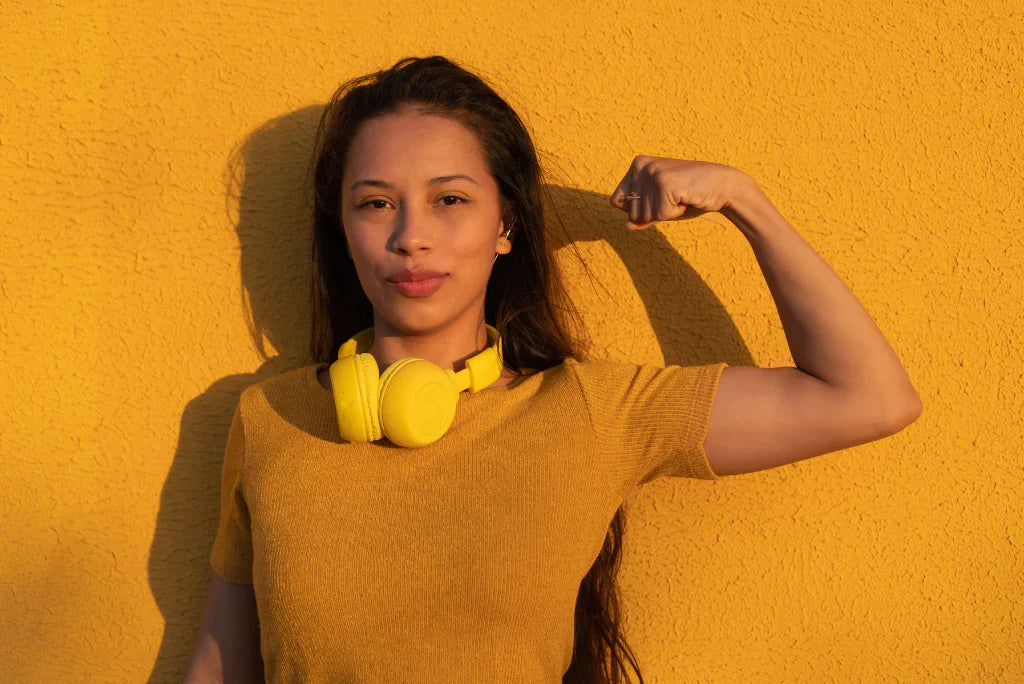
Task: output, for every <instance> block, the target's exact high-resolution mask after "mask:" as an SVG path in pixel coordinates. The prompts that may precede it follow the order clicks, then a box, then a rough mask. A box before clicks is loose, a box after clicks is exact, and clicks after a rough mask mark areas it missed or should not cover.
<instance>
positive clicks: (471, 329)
mask: <svg viewBox="0 0 1024 684" xmlns="http://www.w3.org/2000/svg"><path fill="white" fill-rule="evenodd" d="M488 343H489V340H488V339H487V328H486V327H485V325H484V321H483V319H482V318H481V319H480V320H479V321H473V322H465V323H458V322H456V323H455V324H453V325H451V326H449V327H448V328H445V329H444V330H440V331H437V332H431V333H422V334H408V333H405V332H403V331H399V330H396V329H395V328H394V327H393V326H391V325H389V324H388V323H386V322H384V321H381V320H379V319H377V318H376V317H375V325H374V337H373V344H372V345H371V346H370V349H369V350H368V351H369V353H370V354H372V355H373V358H374V359H376V361H377V366H378V368H380V369H381V370H383V369H385V368H387V367H388V366H389V365H391V364H392V363H394V362H395V361H397V360H398V359H405V358H417V359H426V360H427V361H431V362H433V363H435V364H437V365H438V366H440V367H441V368H451V369H452V370H453V371H455V372H458V371H461V370H462V369H463V368H465V367H466V360H467V359H469V358H471V357H473V356H475V355H477V354H479V353H480V352H482V351H483V350H484V349H486V348H487V347H488V346H489V344H488Z"/></svg>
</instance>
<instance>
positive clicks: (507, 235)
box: [494, 219, 515, 254]
mask: <svg viewBox="0 0 1024 684" xmlns="http://www.w3.org/2000/svg"><path fill="white" fill-rule="evenodd" d="M514 224H515V219H512V220H511V221H510V222H509V223H508V224H506V223H504V222H503V223H502V224H501V227H500V228H499V234H498V242H497V244H496V245H495V247H494V251H495V252H497V253H498V254H508V253H509V252H511V251H512V239H511V234H512V226H513V225H514Z"/></svg>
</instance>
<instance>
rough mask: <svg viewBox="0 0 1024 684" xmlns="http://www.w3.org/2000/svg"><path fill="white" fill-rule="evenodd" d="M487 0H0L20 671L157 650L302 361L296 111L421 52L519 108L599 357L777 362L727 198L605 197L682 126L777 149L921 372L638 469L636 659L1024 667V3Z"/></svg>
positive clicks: (764, 152) (836, 250)
mask: <svg viewBox="0 0 1024 684" xmlns="http://www.w3.org/2000/svg"><path fill="white" fill-rule="evenodd" d="M489 4H491V3H486V2H483V3H481V2H473V3H468V2H467V3H457V2H444V1H437V2H430V3H411V2H400V3H380V4H378V3H319V4H318V3H307V2H302V3H294V2H283V1H280V0H279V1H278V2H262V1H260V0H251V1H249V2H244V3H242V2H238V3H235V2H225V3H220V4H215V3H201V2H195V1H188V0H186V1H184V2H175V3H171V2H166V3H159V2H143V1H142V0H138V1H136V2H114V1H106V2H103V1H94V2H41V1H40V0H31V1H29V0H22V1H18V0H13V1H12V0H7V1H6V2H4V4H3V6H2V10H0V11H2V29H0V30H2V40H0V103H2V105H0V106H2V110H0V112H2V114H0V179H2V187H3V189H2V191H0V216H2V217H3V221H2V230H0V269H2V271H0V360H2V375H0V377H2V382H3V391H2V392H0V411H2V415H3V418H2V421H0V425H2V428H0V430H2V434H0V457H2V467H0V511H2V525H0V530H2V531H0V544H2V547H0V579H2V581H0V587H2V589H3V591H2V594H0V644H2V648H0V672H4V673H6V674H5V677H4V679H5V680H6V681H19V682H20V681H25V682H54V681H91V682H107V681H109V682H123V681H152V682H173V681H179V680H180V677H181V675H182V673H183V671H184V666H185V663H186V661H187V659H188V655H189V653H190V650H191V647H192V643H193V638H194V636H195V632H196V630H197V628H198V625H199V619H200V615H201V610H202V603H203V600H204V597H205V589H206V585H205V582H206V577H207V570H208V565H207V554H208V552H209V550H210V546H211V544H212V542H213V537H214V534H215V529H216V519H217V513H218V492H219V486H220V482H219V474H220V460H221V457H222V454H223V448H224V443H225V438H226V434H227V428H228V425H229V422H230V418H231V412H232V410H233V408H234V405H235V402H236V401H237V398H238V395H239V392H240V391H241V390H242V388H243V387H245V386H247V385H249V384H251V383H253V382H255V381H257V380H261V379H264V378H266V377H269V376H272V375H276V374H278V373H281V372H283V371H286V370H290V369H292V368H295V367H298V366H300V365H306V363H308V359H307V357H306V352H305V350H306V334H307V325H308V308H307V304H306V301H307V300H306V297H307V275H308V266H307V263H306V260H307V251H308V249H307V226H306V223H305V221H306V210H305V208H304V200H303V197H302V180H303V174H304V172H305V164H306V162H307V158H308V155H309V148H310V141H311V135H312V132H313V129H314V126H315V123H316V117H317V115H318V106H319V105H321V104H322V103H323V102H324V101H325V100H326V98H327V97H328V96H329V95H330V93H331V92H332V91H333V90H334V88H335V87H336V86H337V85H338V84H339V83H340V82H341V81H343V80H345V79H347V78H349V77H351V76H354V75H357V74H362V73H365V72H367V71H370V70H373V69H377V68H380V67H385V66H389V65H390V64H392V63H393V62H394V61H395V60H397V59H399V58H401V57H404V56H408V55H413V56H425V55H428V54H434V53H440V54H444V55H447V56H449V57H452V58H454V59H457V60H460V61H463V62H465V63H466V64H467V65H469V66H471V67H473V68H475V69H476V70H478V72H479V73H481V74H483V75H484V76H486V77H488V78H491V79H492V80H493V82H494V83H495V85H496V86H497V87H498V88H499V90H500V91H501V92H502V93H503V94H505V95H506V96H507V98H508V99H509V100H510V102H511V103H512V104H513V106H515V107H516V108H517V110H518V111H519V112H520V113H521V115H522V116H523V117H524V118H525V119H526V121H527V122H528V124H529V126H530V128H531V131H532V132H533V133H534V135H535V141H536V143H537V145H538V146H539V147H540V148H541V150H543V153H544V154H545V159H546V160H547V162H548V163H549V164H550V169H551V170H552V172H553V173H554V174H555V175H554V180H555V181H556V182H557V183H559V184H560V185H561V186H562V187H561V188H558V189H556V190H557V191H556V199H557V201H558V207H559V209H560V210H562V215H563V218H564V219H565V221H566V223H567V226H568V228H569V230H570V232H571V234H572V235H573V237H574V238H575V239H576V240H577V241H578V243H579V246H580V250H581V251H582V253H583V254H584V255H585V256H586V257H587V259H588V260H589V263H590V265H591V267H592V268H593V269H594V270H595V271H596V272H597V274H598V276H599V277H600V279H601V282H602V284H604V285H605V286H606V287H608V288H609V289H612V290H615V291H618V292H619V293H620V295H621V301H620V302H619V308H615V309H609V308H608V306H607V303H606V301H605V300H604V296H603V294H602V293H601V292H600V290H599V289H596V290H595V289H594V288H593V287H592V286H591V285H589V284H588V283H587V282H586V281H585V280H577V281H576V285H574V287H573V291H574V292H575V293H576V295H577V296H578V298H579V304H580V306H581V308H582V309H583V310H584V312H585V314H586V317H587V321H588V324H589V326H590V327H591V330H592V332H593V334H594V336H595V338H596V341H597V343H598V346H599V347H600V348H603V349H606V350H607V352H608V354H610V355H613V356H617V357H629V358H634V359H638V360H643V361H658V362H667V363H684V364H685V363H704V362H712V361H716V360H725V361H728V362H729V363H731V364H733V365H740V364H751V365H758V366H780V365H792V359H791V357H790V355H789V350H788V346H787V344H786V339H785V336H784V334H783V331H782V328H781V325H780V323H779V318H778V315H777V312H776V309H775V306H774V303H773V301H772V299H771V296H770V293H769V291H768V288H767V286H766V284H765V283H764V280H763V278H762V276H761V273H760V270H759V268H758V265H757V263H756V261H755V260H754V258H753V254H752V251H751V250H750V247H749V245H748V244H747V242H746V240H745V239H744V238H743V237H742V235H741V234H740V232H739V231H738V230H737V229H735V228H734V227H733V226H732V225H731V224H729V223H728V222H727V221H725V219H724V218H723V217H721V216H720V215H711V216H709V217H707V218H706V219H700V220H695V221H687V222H674V223H664V224H659V225H658V226H657V227H656V228H654V229H651V230H649V231H646V232H644V233H627V232H625V228H623V227H622V226H621V224H622V223H623V222H624V215H621V214H620V213H618V212H617V211H616V210H614V209H612V208H610V207H609V206H608V205H607V195H608V194H609V193H610V192H611V191H612V190H613V189H614V188H615V186H616V184H617V183H618V181H619V179H620V178H621V176H622V175H623V174H624V173H625V171H626V168H627V167H628V165H629V163H630V161H631V160H632V158H633V156H634V155H636V154H653V155H657V156H671V157H678V158H689V159H703V160H709V161H716V162H720V163H724V164H729V165H731V166H736V167H738V168H740V169H742V170H744V171H746V172H747V173H749V174H750V175H752V176H753V177H754V178H755V179H756V180H757V181H758V182H759V183H760V185H761V187H762V188H764V190H765V192H766V193H767V194H768V196H769V197H770V198H771V199H772V200H773V202H774V203H775V204H776V206H777V207H779V209H780V211H781V212H782V213H783V215H785V216H786V217H787V218H788V219H789V221H790V222H791V223H792V224H793V225H794V227H795V228H797V229H798V230H799V232H800V233H801V234H802V235H803V236H804V237H805V238H806V239H807V240H808V242H810V243H811V244H812V245H813V246H814V247H815V248H816V249H817V250H818V251H819V252H820V253H821V254H822V256H823V257H825V259H826V260H827V261H828V262H829V263H830V264H831V265H832V266H833V268H834V269H835V270H836V271H837V272H838V273H839V274H840V275H841V276H842V277H843V278H844V280H845V281H846V282H847V283H848V284H849V286H850V287H851V289H852V290H853V291H854V293H855V294H856V295H857V296H858V298H859V299H860V300H861V302H862V303H863V304H864V306H865V307H866V308H867V310H868V311H869V312H870V313H871V314H872V316H873V317H874V319H875V321H876V322H877V323H878V325H879V327H880V328H881V329H882V331H883V332H884V333H885V335H886V336H887V338H888V339H889V340H890V342H891V343H892V345H893V346H894V348H895V349H896V350H897V352H898V353H899V355H900V358H901V359H902V360H903V361H904V363H905V365H906V366H907V369H908V371H909V373H910V376H911V379H912V380H913V382H914V385H915V387H916V388H917V389H918V391H919V393H920V395H921V398H922V399H923V402H924V414H923V415H922V416H921V418H920V419H919V420H918V421H917V422H916V423H914V424H913V425H912V426H911V427H910V428H909V429H907V430H906V431H904V432H901V433H899V434H898V435H896V436H894V437H892V438H889V439H886V440H882V441H880V442H875V443H871V444H867V445H863V446H860V447H857V448H854V449H849V450H846V451H843V452H839V453H834V454H829V455H826V456H822V457H820V458H817V459H811V460H808V461H804V462H800V463H796V464H793V465H790V466H786V467H783V468H778V469H775V470H770V471H764V472H761V473H755V474H749V475H743V476H738V477H730V478H725V479H723V480H722V481H720V482H716V483H713V484H712V483H708V482H700V481H688V480H660V481H657V482H655V483H652V484H651V485H649V486H647V487H644V488H642V489H641V490H639V491H638V493H637V494H636V495H635V497H634V498H632V499H631V500H630V502H629V503H630V507H629V511H628V512H629V514H630V515H629V518H628V522H627V540H626V541H627V549H626V558H625V561H624V565H623V569H622V572H621V574H620V583H621V587H622V593H623V596H624V600H625V609H626V611H627V616H626V625H625V626H626V629H627V633H628V636H629V642H630V644H631V645H632V646H633V648H634V650H635V652H636V653H637V655H638V657H639V660H640V663H641V665H642V667H643V671H644V673H645V674H646V675H647V678H648V681H654V682H676V681H684V680H685V681H691V680H700V681H715V682H726V681H737V682H742V681H772V682H775V681H792V682H797V681H882V680H888V679H890V678H891V679H893V680H898V681H924V680H926V679H927V680H930V681H995V680H999V681H1020V680H1021V679H1022V678H1024V665H1022V662H1024V655H1022V652H1024V633H1022V632H1024V629H1022V627H1024V607H1022V600H1021V599H1022V595H1024V584H1022V579H1021V578H1022V575H1024V532H1022V526H1021V513H1022V510H1024V507H1022V505H1021V496H1020V492H1021V489H1022V487H1024V470H1022V467H1021V444H1022V441H1024V440H1022V437H1024V434H1022V428H1021V419H1022V412H1024V409H1022V403H1024V391H1022V382H1021V381H1022V363H1021V356H1022V345H1021V341H1020V335H1021V331H1022V330H1024V325H1022V323H1024V319H1022V318H1021V314H1020V307H1021V302H1022V301H1024V288H1022V266H1024V258H1022V257H1024V250H1022V247H1021V245H1022V240H1021V229H1022V227H1021V219H1022V218H1024V211H1022V206H1021V190H1020V188H1021V177H1022V174H1021V171H1022V169H1021V158H1022V156H1024V142H1022V137H1021V130H1022V124H1024V121H1022V116H1021V101H1022V100H1021V90H1022V86H1024V71H1022V67H1021V64H1022V54H1021V52H1022V49H1021V36H1022V35H1024V14H1022V10H1021V5H1020V4H1019V2H1018V1H1017V0H1000V1H995V0H991V1H988V2H982V3H972V2H967V1H966V0H962V1H949V2H943V3H924V2H907V1H906V0H896V1H892V2H875V1H873V0H855V1H854V2H842V3H838V4H837V3H834V2H826V1H825V0H802V1H800V2H791V3H776V2H769V1H768V0H761V1H760V2H753V1H752V2H737V1H735V0H734V1H727V2H723V1H721V0H695V1H694V2H691V3H679V2H675V1H674V0H661V1H657V2H649V3H637V2H612V3H606V2H600V3H599V2H581V1H580V0H562V1H561V2H556V3H547V2H540V1H539V0H538V1H535V2H529V3H515V2H500V3H497V2H496V3H493V5H494V6H493V8H492V7H488V5H489ZM421 5H422V6H423V7H425V8H429V10H427V9H419V8H420V6H421ZM783 5H786V7H785V8H783ZM918 6H921V7H925V6H929V7H930V9H920V8H918ZM568 253H569V252H568V250H566V249H565V248H564V247H563V248H562V249H561V250H560V252H559V254H560V256H562V257H565V258H566V263H567V268H569V269H570V272H571V273H574V274H576V275H578V272H577V271H576V270H574V269H575V267H573V266H572V264H571V262H570V261H569V259H568V256H567V255H568ZM621 321H629V326H628V327H626V328H623V327H620V322H621Z"/></svg>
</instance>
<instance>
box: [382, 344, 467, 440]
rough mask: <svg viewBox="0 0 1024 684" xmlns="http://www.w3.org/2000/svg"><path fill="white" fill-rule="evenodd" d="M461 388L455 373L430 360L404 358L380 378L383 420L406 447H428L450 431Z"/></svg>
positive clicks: (388, 431) (390, 433) (386, 432)
mask: <svg viewBox="0 0 1024 684" xmlns="http://www.w3.org/2000/svg"><path fill="white" fill-rule="evenodd" d="M458 401H459V390H458V389H457V388H456V386H455V383H454V382H453V381H452V377H451V374H450V373H448V372H446V371H445V370H444V369H443V368H441V367H440V366H438V365H437V364H435V363H432V362H430V361H427V360H426V359H401V360H399V361H396V362H394V363H393V364H391V365H390V366H388V369H387V370H386V371H384V374H383V375H382V376H381V377H380V409H379V415H380V423H381V427H382V430H383V432H384V435H385V436H386V437H387V438H388V439H389V440H391V441H392V442H394V443H395V444H397V445H398V446H403V447H420V446H426V445H427V444H430V443H432V442H436V441H437V440H438V439H440V438H441V436H442V435H444V433H445V432H447V431H448V428H449V427H450V426H451V424H452V420H453V419H454V418H455V406H456V404H457V403H458Z"/></svg>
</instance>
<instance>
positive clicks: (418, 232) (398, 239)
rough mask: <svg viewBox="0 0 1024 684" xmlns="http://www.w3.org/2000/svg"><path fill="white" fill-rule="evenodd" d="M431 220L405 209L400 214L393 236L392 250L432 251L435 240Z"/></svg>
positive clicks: (409, 252) (408, 251) (410, 252)
mask: <svg viewBox="0 0 1024 684" xmlns="http://www.w3.org/2000/svg"><path fill="white" fill-rule="evenodd" d="M432 230H433V229H432V227H431V224H430V219H429V218H428V217H427V216H424V215H423V214H422V213H421V212H417V211H415V210H410V209H408V208H404V209H402V210H401V211H399V213H398V221H397V223H396V224H395V231H394V234H393V235H392V248H393V249H394V250H395V251H396V252H405V253H406V254H412V253H413V252H417V251H422V250H425V249H431V248H432V247H433V245H434V238H433V232H432Z"/></svg>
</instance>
